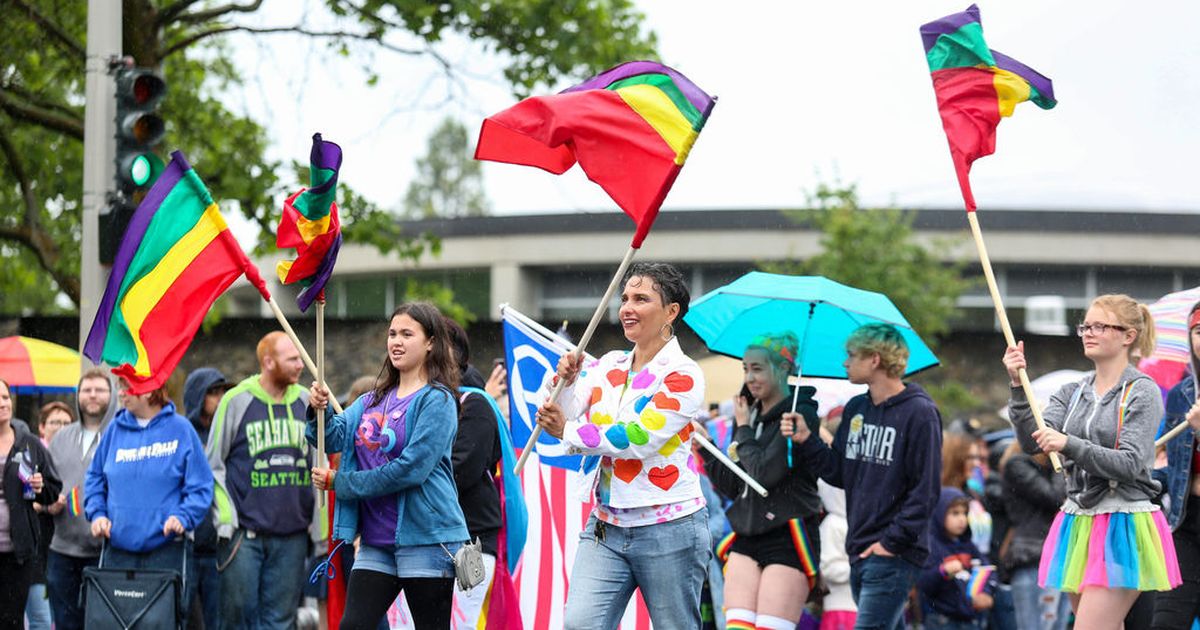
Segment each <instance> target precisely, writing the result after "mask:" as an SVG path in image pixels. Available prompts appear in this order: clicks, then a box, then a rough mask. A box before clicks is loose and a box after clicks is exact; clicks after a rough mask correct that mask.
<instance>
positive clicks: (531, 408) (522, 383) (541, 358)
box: [502, 307, 582, 470]
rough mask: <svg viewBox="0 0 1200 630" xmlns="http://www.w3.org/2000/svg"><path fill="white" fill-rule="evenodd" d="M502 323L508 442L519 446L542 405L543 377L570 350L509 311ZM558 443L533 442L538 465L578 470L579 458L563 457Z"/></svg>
mask: <svg viewBox="0 0 1200 630" xmlns="http://www.w3.org/2000/svg"><path fill="white" fill-rule="evenodd" d="M502 319H503V320H504V362H505V365H506V366H508V417H509V426H510V427H512V441H513V444H515V445H520V446H523V445H524V444H525V443H526V442H528V441H529V436H530V434H532V433H533V427H534V426H535V424H536V423H535V422H534V419H533V417H534V414H535V413H537V410H538V407H540V406H541V405H542V403H544V402H545V398H546V392H542V391H539V390H540V389H541V387H542V383H543V381H545V380H546V376H547V375H549V374H551V373H553V372H554V370H555V368H556V367H557V366H558V360H559V358H561V357H562V356H563V355H564V354H566V353H567V352H570V351H571V350H572V347H571V346H569V345H568V344H567V342H566V341H564V340H562V339H559V338H557V337H555V338H550V337H547V336H546V335H543V334H541V333H539V332H537V331H536V330H534V328H533V327H532V326H529V325H527V324H526V323H525V322H523V321H521V320H522V319H523V316H521V315H519V314H517V313H515V311H513V309H512V308H509V307H505V308H504V309H503V310H502ZM565 452H566V447H564V446H563V444H562V442H560V441H558V440H557V439H555V438H553V437H550V436H549V435H547V434H546V433H544V432H543V433H542V434H541V435H540V436H539V437H538V441H537V454H538V458H539V460H540V461H541V463H543V464H546V465H548V466H557V467H558V468H566V469H567V470H579V463H580V460H581V459H582V458H581V456H579V455H566V454H565Z"/></svg>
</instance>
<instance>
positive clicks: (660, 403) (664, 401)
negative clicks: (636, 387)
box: [654, 392, 680, 411]
mask: <svg viewBox="0 0 1200 630" xmlns="http://www.w3.org/2000/svg"><path fill="white" fill-rule="evenodd" d="M654 406H655V407H658V408H659V409H663V410H668V409H669V410H671V411H679V407H680V404H679V401H678V400H675V399H674V398H671V397H670V396H668V395H666V394H664V393H662V392H658V393H657V394H655V395H654Z"/></svg>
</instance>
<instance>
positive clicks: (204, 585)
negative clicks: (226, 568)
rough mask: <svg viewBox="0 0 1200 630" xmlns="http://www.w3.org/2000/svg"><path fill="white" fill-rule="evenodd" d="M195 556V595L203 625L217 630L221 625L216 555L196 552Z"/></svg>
mask: <svg viewBox="0 0 1200 630" xmlns="http://www.w3.org/2000/svg"><path fill="white" fill-rule="evenodd" d="M195 558H196V597H197V598H199V600H200V612H201V613H202V616H203V617H204V627H205V628H206V629H207V630H217V628H218V627H220V625H221V574H220V573H217V556H216V555H215V554H211V553H198V554H195Z"/></svg>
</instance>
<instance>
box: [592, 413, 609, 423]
mask: <svg viewBox="0 0 1200 630" xmlns="http://www.w3.org/2000/svg"><path fill="white" fill-rule="evenodd" d="M612 423H613V417H612V416H610V415H608V414H606V413H600V412H599V411H597V412H596V413H593V414H592V424H612Z"/></svg>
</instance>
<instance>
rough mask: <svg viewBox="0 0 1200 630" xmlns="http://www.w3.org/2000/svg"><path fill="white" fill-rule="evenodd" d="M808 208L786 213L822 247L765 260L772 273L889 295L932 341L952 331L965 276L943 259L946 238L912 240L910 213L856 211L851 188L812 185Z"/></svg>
mask: <svg viewBox="0 0 1200 630" xmlns="http://www.w3.org/2000/svg"><path fill="white" fill-rule="evenodd" d="M810 203H811V205H812V208H811V209H808V210H796V211H791V212H789V213H788V215H789V217H790V218H791V219H792V220H793V221H795V222H797V223H804V224H807V225H811V226H812V227H814V228H815V229H817V230H818V231H820V232H821V241H820V242H821V253H819V254H817V255H816V256H813V257H811V258H809V259H807V260H800V261H794V260H793V261H783V262H780V263H773V264H769V265H764V268H765V269H766V270H767V271H773V272H775V273H789V274H807V275H819V276H825V277H827V278H829V279H830V280H836V281H838V282H841V283H842V284H846V285H849V286H852V287H856V288H859V289H865V290H868V291H877V292H879V293H883V294H884V295H887V296H888V297H889V298H891V300H892V302H893V303H895V304H896V307H897V308H899V309H900V312H901V313H903V314H904V317H905V318H906V319H908V322H909V323H910V324H912V326H913V329H914V330H916V331H917V333H918V334H920V335H921V338H922V339H925V340H926V342H928V343H931V345H932V342H934V341H935V339H934V338H935V337H936V336H937V335H941V334H944V333H946V332H949V330H950V322H951V321H952V320H953V318H954V317H955V316H956V315H957V310H956V308H955V301H956V300H958V296H959V295H961V294H962V292H963V291H965V290H966V289H967V288H968V287H970V286H971V281H970V280H968V279H966V278H964V277H963V263H961V262H946V260H947V258H948V257H947V256H946V255H945V254H946V253H947V252H948V251H949V247H950V243H949V242H945V241H935V242H934V243H933V244H932V245H931V246H929V247H926V246H925V245H922V244H921V243H918V242H916V241H915V240H914V239H913V229H912V222H913V219H914V218H915V217H916V215H915V213H910V212H903V211H901V210H899V209H898V208H873V209H869V210H868V209H862V208H859V206H858V194H857V192H856V190H855V188H854V186H844V187H831V186H828V185H825V184H822V185H820V186H819V187H818V188H817V192H816V194H815V195H812V197H811V199H810Z"/></svg>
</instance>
